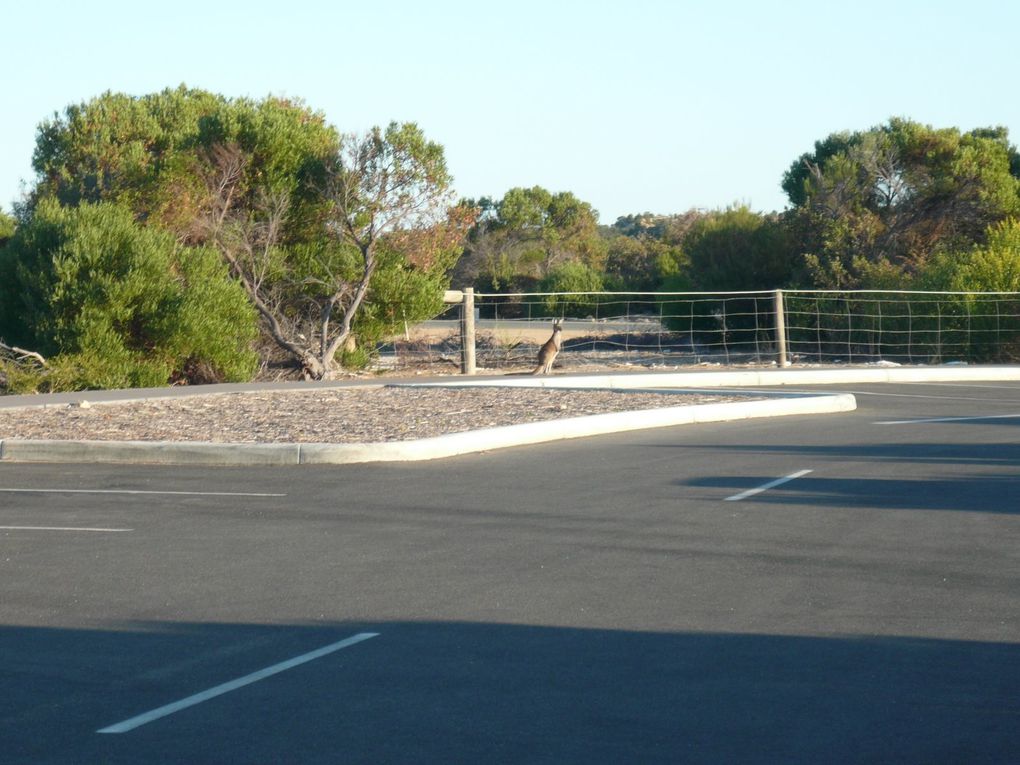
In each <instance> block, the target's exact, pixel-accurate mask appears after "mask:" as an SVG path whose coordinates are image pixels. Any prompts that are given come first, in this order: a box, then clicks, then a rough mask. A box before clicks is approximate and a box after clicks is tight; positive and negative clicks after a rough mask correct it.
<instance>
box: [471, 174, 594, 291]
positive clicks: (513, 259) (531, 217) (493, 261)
mask: <svg viewBox="0 0 1020 765" xmlns="http://www.w3.org/2000/svg"><path fill="white" fill-rule="evenodd" d="M477 204H478V207H479V208H480V210H481V215H480V217H479V220H478V223H477V224H476V225H475V227H474V228H473V229H472V230H471V232H470V233H469V236H468V242H467V246H466V249H465V252H464V255H463V257H462V258H461V260H460V263H459V264H458V269H457V271H456V272H455V274H454V281H455V283H457V284H461V285H468V284H473V285H476V286H478V287H481V288H483V289H497V290H505V289H507V288H509V287H511V286H512V285H519V284H521V283H522V281H526V280H538V279H542V278H544V277H546V276H547V275H548V274H549V273H550V272H551V271H552V269H553V268H555V267H556V266H558V265H560V264H562V263H566V262H569V261H579V262H581V263H585V264H587V265H588V266H590V267H591V268H593V269H595V270H597V271H603V270H604V268H605V261H606V254H607V247H606V242H605V240H604V238H603V237H602V236H601V235H600V234H599V229H598V212H597V211H596V210H594V209H593V208H592V206H591V205H590V204H588V203H587V202H583V201H581V200H580V199H578V198H577V197H576V196H574V195H573V194H572V193H570V192H559V193H552V192H550V191H547V190H546V189H544V188H542V187H541V186H534V187H532V188H530V189H526V188H513V189H510V190H509V191H507V192H506V194H504V195H503V198H502V199H501V200H499V201H498V202H493V201H492V200H490V199H482V200H480V201H479V202H478V203H477Z"/></svg>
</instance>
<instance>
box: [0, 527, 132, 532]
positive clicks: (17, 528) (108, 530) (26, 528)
mask: <svg viewBox="0 0 1020 765" xmlns="http://www.w3.org/2000/svg"><path fill="white" fill-rule="evenodd" d="M0 531H101V532H109V533H116V532H118V531H134V529H95V528H85V527H83V526H0Z"/></svg>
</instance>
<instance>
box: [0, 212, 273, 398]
mask: <svg viewBox="0 0 1020 765" xmlns="http://www.w3.org/2000/svg"><path fill="white" fill-rule="evenodd" d="M0 336H3V337H5V338H6V339H7V340H8V342H10V343H15V344H18V345H20V346H22V347H25V348H31V349H33V350H36V351H38V352H40V353H42V354H43V355H45V356H48V357H55V358H53V363H52V371H51V373H50V385H51V387H53V388H54V389H85V388H111V387H140V386H153V385H165V384H166V383H168V382H171V381H187V382H208V381H214V380H245V379H249V378H250V377H251V376H252V374H253V373H254V369H255V364H256V357H255V354H254V352H253V350H252V344H253V341H254V339H255V337H256V317H255V315H254V312H253V310H252V308H251V307H250V305H249V303H248V301H247V299H246V297H245V295H244V293H243V292H242V291H241V289H240V288H239V287H238V286H237V285H236V284H235V283H234V282H232V281H231V280H230V279H229V276H228V274H227V272H226V269H225V268H224V266H223V265H222V264H221V262H220V260H219V257H218V256H217V255H216V253H214V252H212V251H211V250H207V249H201V248H189V247H183V246H181V245H179V244H178V243H177V241H176V240H175V239H174V237H173V236H172V235H171V234H169V233H167V232H164V231H161V230H159V229H155V228H143V227H140V226H138V225H137V224H136V223H135V222H134V220H133V218H132V215H131V213H130V212H129V211H127V210H126V209H123V208H120V207H117V206H115V205H112V204H107V203H102V204H96V205H82V206H81V207H78V208H74V209H71V208H64V207H61V206H60V205H59V204H58V203H56V202H55V201H52V200H45V201H43V202H41V203H40V204H39V206H38V207H37V208H36V210H35V212H34V214H33V216H32V219H31V220H30V221H29V222H27V223H25V224H23V225H21V226H19V227H18V229H17V232H16V233H15V235H14V236H13V237H12V238H11V239H10V240H9V241H8V243H7V245H6V246H5V247H4V248H3V249H0Z"/></svg>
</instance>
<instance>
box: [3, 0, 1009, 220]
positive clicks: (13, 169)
mask: <svg viewBox="0 0 1020 765" xmlns="http://www.w3.org/2000/svg"><path fill="white" fill-rule="evenodd" d="M0 24H2V29H3V35H2V37H3V43H2V47H0V58H2V71H3V73H4V87H3V97H4V100H3V103H4V109H3V113H2V116H0V206H2V207H3V208H4V209H5V210H9V209H10V205H11V202H12V201H13V200H14V199H15V198H16V197H17V196H18V194H19V190H20V183H21V182H22V181H25V182H26V183H29V184H31V182H32V179H33V173H32V169H31V156H32V150H33V147H34V144H35V131H36V127H37V125H38V124H39V123H40V122H41V121H42V120H44V119H46V118H48V117H50V116H51V115H53V113H54V112H57V111H62V110H63V109H64V107H65V106H67V105H68V104H71V103H77V102H81V101H85V100H88V99H90V98H92V97H94V96H96V95H98V94H100V93H102V92H104V91H106V90H113V91H119V92H124V93H129V94H133V95H142V94H145V93H150V92H155V91H158V90H162V89H163V88H165V87H176V86H177V85H179V84H181V83H185V84H187V85H188V86H190V87H195V88H203V89H206V90H211V91H213V92H216V93H220V94H223V95H225V96H231V97H236V96H251V97H255V98H261V97H263V96H266V95H270V94H273V95H282V96H288V97H299V98H301V99H303V100H304V101H305V102H306V103H307V104H308V105H309V106H311V107H312V108H314V109H316V110H318V111H321V112H323V113H324V114H325V115H326V118H327V119H328V120H329V121H330V122H331V123H332V124H334V125H336V126H337V127H338V128H339V129H340V130H342V131H360V130H364V129H366V128H369V127H371V126H372V125H376V124H380V125H381V124H385V123H387V122H389V121H390V120H394V119H395V120H401V121H404V120H409V121H414V122H417V123H418V124H419V125H421V127H422V128H423V129H424V131H425V132H426V134H427V135H428V136H429V137H430V138H432V139H434V140H436V141H438V142H439V143H441V144H442V145H443V146H444V147H445V149H446V155H447V160H448V163H449V166H450V169H451V171H452V173H453V175H454V177H455V180H456V188H457V191H458V193H459V194H461V195H463V196H470V197H479V196H485V195H488V196H493V197H500V196H502V195H503V194H504V193H505V192H506V191H507V190H508V189H510V188H512V187H514V186H533V185H540V186H544V187H546V188H547V189H549V190H551V191H572V192H574V193H575V194H576V195H577V196H578V197H580V198H581V199H583V200H585V201H587V202H590V203H591V204H592V205H593V206H594V207H595V208H596V209H598V210H599V211H600V219H601V221H602V222H603V223H612V222H613V221H614V220H615V219H616V218H617V217H618V216H620V215H625V214H628V213H637V212H643V211H651V212H655V213H675V212H683V211H685V210H687V209H689V208H691V207H700V208H709V209H711V208H717V207H725V206H726V205H729V204H732V203H744V204H748V205H749V206H750V207H752V208H753V209H755V210H762V211H769V210H780V209H783V207H784V206H785V204H786V200H785V197H784V196H783V194H782V192H781V190H780V188H779V183H780V180H781V177H782V174H783V172H784V171H785V170H786V169H787V168H788V167H789V166H790V163H791V162H793V161H794V160H795V159H796V158H797V157H798V156H799V155H800V154H802V153H803V152H805V151H810V150H811V149H812V148H813V145H814V142H815V141H816V140H818V139H821V138H824V137H825V136H827V135H828V134H830V133H832V132H836V131H840V130H856V129H866V128H869V127H872V126H874V125H877V124H880V123H882V122H885V121H886V120H887V119H888V118H889V117H893V116H902V117H908V118H910V119H914V120H917V121H920V122H924V123H927V124H931V125H934V126H936V127H959V128H961V129H964V130H970V129H973V128H975V127H984V126H988V125H1005V126H1006V127H1008V128H1009V130H1010V134H1011V138H1012V141H1013V142H1014V143H1020V98H1017V95H1016V94H1017V91H1018V86H1020V66H1018V63H1020V58H1018V54H1017V52H1016V47H1015V39H1016V37H1015V36H1016V31H1017V30H1018V29H1020V3H1016V2H1015V0H968V2H959V0H954V1H953V2H947V1H944V0H928V1H927V2H921V1H919V0H918V1H914V0H904V1H899V0H884V1H882V2H875V1H874V0H854V1H853V2H838V3H837V2H826V0H815V1H814V2H801V1H800V0H794V1H792V2H785V1H783V0H780V2H777V3H764V2H761V0H756V1H744V0H730V2H722V1H721V0H704V1H702V2H685V1H684V0H676V1H675V2H670V1H668V0H626V1H624V0H616V1H615V2H601V0H586V1H585V2H575V1H574V0H561V1H557V0H541V1H540V2H538V1H535V0H516V1H515V2H502V3H484V2H456V1H454V0H431V2H422V0H412V1H408V2H405V1H404V0H391V1H390V2H386V3H375V2H368V1H367V0H365V1H363V2H348V0H291V1H290V2H263V1H262V0H247V2H237V1H236V0H219V1H218V2H209V1H208V0H205V1H203V2H196V1H195V0H175V1H174V2H169V3H146V2H138V0H132V1H131V2H121V1H119V0H93V2H90V3H84V2H80V0H73V1H68V0H56V1H54V0H51V1H50V2H46V3H27V2H26V3H17V4H12V6H11V7H6V8H5V9H4V12H3V14H2V21H0Z"/></svg>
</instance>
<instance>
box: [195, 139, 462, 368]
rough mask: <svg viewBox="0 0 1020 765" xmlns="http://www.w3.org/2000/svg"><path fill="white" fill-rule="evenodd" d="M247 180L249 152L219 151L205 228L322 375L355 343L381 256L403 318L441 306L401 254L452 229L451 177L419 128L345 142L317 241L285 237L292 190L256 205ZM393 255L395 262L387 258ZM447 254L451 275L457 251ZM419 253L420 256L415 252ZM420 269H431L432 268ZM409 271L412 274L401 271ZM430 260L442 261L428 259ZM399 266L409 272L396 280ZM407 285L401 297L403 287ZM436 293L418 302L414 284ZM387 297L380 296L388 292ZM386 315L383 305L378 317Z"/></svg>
mask: <svg viewBox="0 0 1020 765" xmlns="http://www.w3.org/2000/svg"><path fill="white" fill-rule="evenodd" d="M245 176H246V161H245V155H244V153H243V152H241V151H239V150H237V149H233V150H231V149H229V148H222V149H221V150H219V151H218V152H217V153H216V156H215V157H214V172H213V173H212V174H211V175H210V176H209V179H210V183H209V194H210V197H209V198H210V200H211V206H210V208H209V209H208V210H207V213H206V215H205V218H204V220H205V222H206V232H205V233H206V235H207V236H208V239H209V241H211V242H213V243H215V245H216V246H217V247H218V248H219V250H220V252H221V253H222V254H223V257H224V258H225V259H226V261H227V262H228V263H229V264H230V267H231V270H232V272H233V273H234V274H235V275H236V277H237V278H238V279H239V281H240V282H241V284H242V286H243V287H244V289H245V292H246V293H247V294H248V296H249V298H250V299H251V301H252V304H253V305H254V306H255V308H256V309H257V310H258V312H259V314H260V316H261V317H262V320H263V324H264V326H265V327H266V329H267V331H268V333H269V335H270V336H271V337H272V339H273V340H274V341H275V342H276V343H277V345H278V346H279V347H280V348H282V349H283V350H284V351H286V352H287V353H288V354H290V355H291V356H292V357H293V358H294V359H295V360H296V361H298V362H299V363H300V364H301V366H302V368H303V369H304V370H305V372H306V374H307V375H308V376H310V377H313V378H315V379H323V378H328V377H330V376H332V375H333V374H335V373H336V371H337V366H338V353H339V352H340V351H341V350H343V349H345V348H350V347H351V343H350V341H351V340H352V338H353V337H354V335H353V334H352V333H353V330H354V327H355V322H356V320H357V317H358V316H359V314H360V313H362V312H363V309H364V307H365V306H366V305H367V304H368V303H369V296H370V292H371V289H372V285H373V279H374V277H375V276H376V273H377V270H378V269H379V267H380V264H381V262H382V261H383V260H385V261H386V263H387V265H388V268H387V269H386V271H387V275H388V276H389V277H390V278H389V279H388V280H387V284H386V286H387V288H388V291H389V292H390V293H391V295H390V297H391V298H392V299H395V300H397V301H400V300H401V299H404V298H411V299H409V300H407V304H406V306H405V310H404V311H403V312H402V316H403V317H405V318H407V319H409V320H416V319H420V318H424V317H423V316H419V315H418V313H419V311H420V310H421V307H422V305H428V306H429V307H430V310H431V309H434V310H438V309H439V308H440V304H439V302H438V301H439V297H440V295H441V292H442V290H441V289H435V287H437V286H438V285H437V284H436V283H435V279H434V278H431V279H429V278H426V279H424V280H422V279H417V280H416V279H413V278H411V277H412V275H413V274H414V272H415V268H414V264H413V263H412V262H411V261H409V260H404V261H403V263H401V258H400V257H399V249H400V248H401V246H402V245H406V251H407V252H410V251H411V250H412V249H413V248H412V247H411V246H410V245H411V242H412V240H414V241H415V243H416V244H418V245H420V244H421V242H422V241H423V239H424V238H425V235H426V234H428V233H431V234H435V232H437V231H438V230H449V229H450V228H452V227H454V225H455V224H454V223H452V222H451V221H453V220H455V216H451V215H450V208H451V206H452V197H451V189H450V186H451V183H452V178H451V176H450V174H449V172H448V171H447V168H446V160H445V157H444V153H443V148H442V146H440V145H439V144H438V143H436V142H434V141H429V140H428V139H426V137H425V135H424V133H423V132H422V131H421V129H420V128H419V127H418V126H417V125H415V124H413V123H404V124H398V123H391V124H390V125H389V126H388V127H387V128H386V129H385V130H383V129H381V128H374V129H373V130H371V131H370V132H368V133H366V134H364V135H356V134H348V135H345V136H343V137H342V139H341V142H340V145H339V147H338V149H337V152H336V154H335V155H334V156H333V158H332V159H331V161H330V163H329V164H328V165H327V166H326V167H325V169H324V178H323V186H322V188H321V190H320V193H321V195H322V198H323V199H325V200H326V201H327V203H328V205H327V206H326V207H325V209H324V211H323V218H322V225H321V227H320V228H319V229H318V230H317V236H316V237H315V238H314V239H310V240H306V241H302V242H296V243H292V242H288V241H287V238H286V223H287V220H288V216H289V215H290V213H291V209H290V205H291V199H292V196H291V193H292V192H290V191H289V190H288V189H286V188H284V189H282V190H274V189H272V188H271V187H270V188H269V189H264V190H263V195H262V197H261V199H260V201H259V202H258V204H256V205H255V207H254V210H253V208H252V207H251V206H249V205H248V204H245V203H239V202H238V200H243V199H244V197H245V195H244V193H243V191H241V192H239V190H238V184H240V183H241V180H242V179H243V178H244V177H245ZM384 250H385V251H386V255H387V257H386V258H385V259H381V258H380V253H381V252H382V251H384ZM447 250H448V251H449V252H448V253H447V254H444V255H441V256H439V258H438V259H439V261H441V263H440V268H441V270H442V271H443V272H445V267H446V266H448V265H449V263H448V262H447V258H448V257H449V253H452V252H454V251H455V248H454V247H447ZM416 252H418V254H420V251H416ZM419 264H421V265H422V266H423V267H422V268H421V269H420V271H422V272H425V273H427V274H429V275H431V276H433V277H434V276H435V274H436V272H434V271H431V270H430V267H429V266H424V264H423V263H422V261H419ZM405 265H406V266H407V268H406V269H404V268H402V266H405ZM430 265H434V264H430ZM398 272H402V274H403V278H402V279H401V278H397V276H398ZM400 285H403V286H405V287H407V288H408V289H410V292H409V293H408V294H405V295H401V294H400V290H399V289H398V287H399V286H400ZM416 287H417V288H420V289H429V290H430V291H432V292H434V298H433V301H434V302H429V301H422V300H421V299H420V297H419V298H418V299H417V301H416V300H415V294H414V293H415V291H416V290H415V288H416ZM384 294H386V292H380V293H379V294H378V295H377V296H376V297H377V302H378V298H379V297H381V296H382V295H384ZM381 315H385V310H383V311H376V316H375V318H376V320H377V321H378V319H379V316H381Z"/></svg>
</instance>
